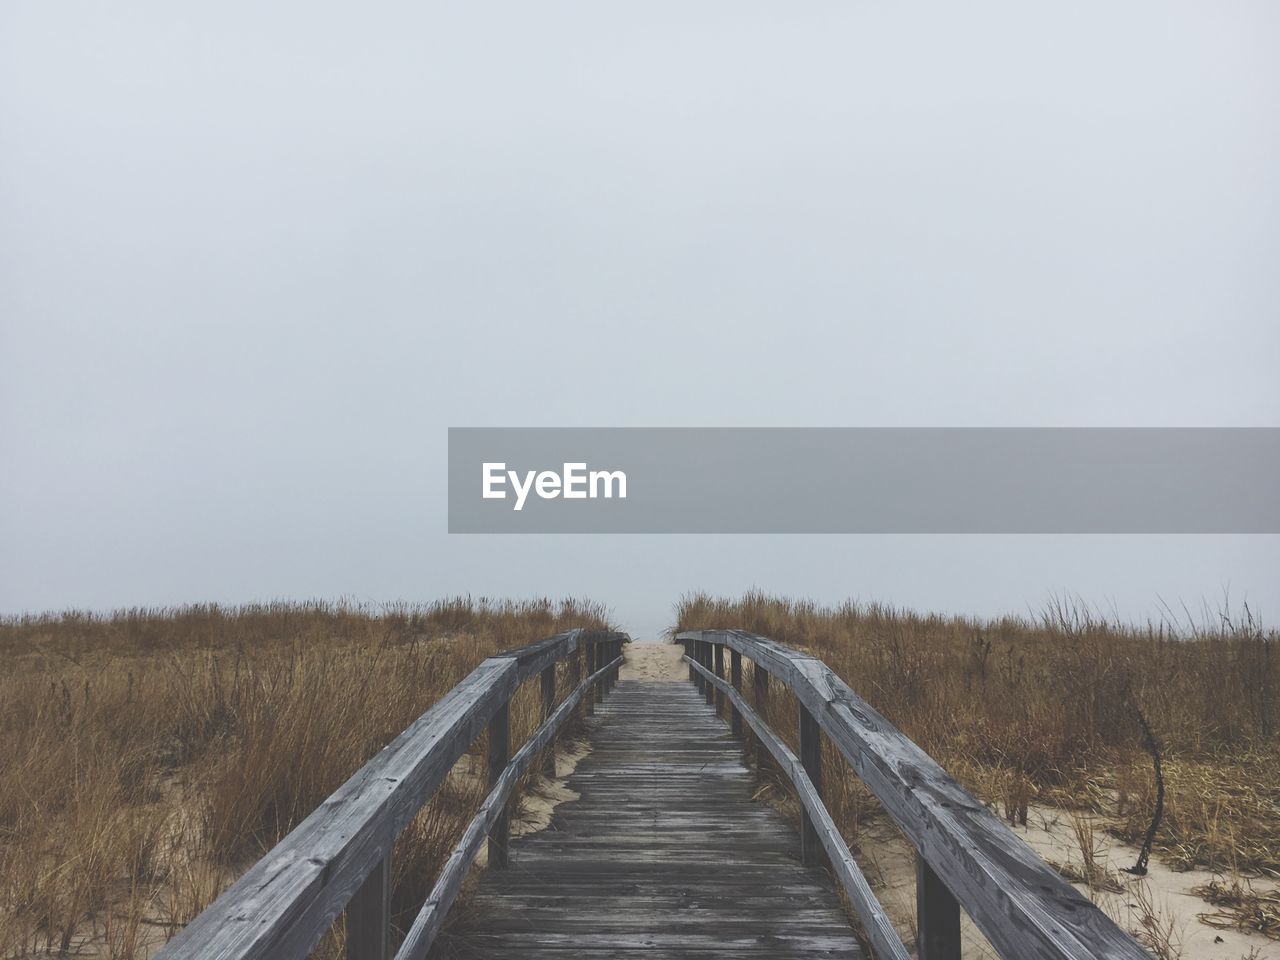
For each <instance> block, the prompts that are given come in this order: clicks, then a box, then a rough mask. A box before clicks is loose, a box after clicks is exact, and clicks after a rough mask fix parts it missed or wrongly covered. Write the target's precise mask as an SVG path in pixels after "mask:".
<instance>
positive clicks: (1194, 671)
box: [676, 593, 1280, 875]
mask: <svg viewBox="0 0 1280 960" xmlns="http://www.w3.org/2000/svg"><path fill="white" fill-rule="evenodd" d="M676 621H677V623H676V629H677V630H692V629H700V628H737V629H745V630H749V631H752V632H755V633H759V634H762V635H764V636H767V637H770V638H772V639H774V640H777V641H779V642H781V643H785V644H788V645H791V646H795V647H801V648H804V649H807V650H810V651H812V652H813V653H814V654H815V655H816V656H818V657H820V658H821V659H822V660H824V661H825V662H826V663H827V664H828V665H829V666H830V667H831V668H832V669H833V670H835V672H836V673H837V674H839V675H840V676H841V677H842V678H843V679H844V680H845V681H846V682H847V683H848V684H849V685H850V686H851V687H852V688H853V689H854V690H855V691H857V692H858V693H859V694H860V695H861V696H863V697H864V698H865V699H866V700H868V701H869V702H870V703H871V704H872V705H873V706H875V707H876V708H877V709H878V710H880V711H881V712H882V713H884V715H885V716H886V717H887V718H888V719H889V720H890V721H891V722H893V723H894V724H895V725H896V726H898V727H899V729H901V730H902V731H903V732H904V733H905V734H906V735H907V736H909V737H910V738H911V739H913V740H914V741H916V742H917V743H918V744H919V745H920V746H921V747H923V748H924V749H925V750H926V751H927V752H928V753H929V754H931V755H932V756H933V757H934V758H935V759H936V760H938V762H939V763H941V764H942V766H943V767H945V768H946V769H947V770H948V771H950V772H951V773H952V774H953V775H954V776H956V777H957V779H959V780H960V781H961V782H962V783H964V784H965V785H966V786H967V787H968V788H969V789H970V790H972V791H973V792H974V793H975V794H976V795H977V796H979V797H980V798H982V799H983V800H984V801H986V802H988V803H989V804H991V805H993V806H994V807H996V808H997V809H999V810H1000V812H1001V813H1002V814H1005V815H1007V816H1011V817H1014V818H1016V817H1018V816H1019V814H1020V813H1021V811H1022V810H1024V809H1025V806H1026V805H1027V803H1028V802H1030V801H1032V800H1036V799H1038V800H1039V801H1041V802H1046V803H1054V804H1058V805H1062V806H1067V807H1076V808H1089V809H1092V810H1094V811H1096V812H1098V813H1102V814H1105V815H1106V816H1107V817H1108V818H1109V822H1110V824H1111V826H1112V829H1113V830H1114V832H1115V833H1117V834H1118V835H1119V836H1120V837H1122V838H1124V839H1127V840H1131V841H1134V842H1138V841H1140V840H1141V839H1142V836H1143V834H1144V833H1145V832H1146V830H1147V827H1148V825H1149V824H1150V822H1151V815H1152V811H1153V808H1154V805H1155V786H1154V779H1153V776H1152V765H1151V759H1150V757H1149V755H1148V754H1147V753H1146V752H1145V749H1144V743H1143V737H1142V733H1141V728H1140V726H1139V724H1138V721H1137V719H1136V714H1135V709H1137V710H1141V712H1142V714H1143V715H1144V716H1145V717H1146V718H1147V720H1148V721H1149V722H1150V725H1151V727H1152V728H1153V732H1154V733H1155V735H1156V737H1157V739H1158V740H1159V741H1160V743H1161V747H1162V751H1163V753H1164V772H1165V778H1166V781H1167V784H1166V785H1167V796H1166V799H1165V813H1164V819H1163V822H1162V825H1161V828H1160V832H1159V834H1158V835H1157V838H1156V845H1157V848H1158V849H1159V850H1161V853H1162V855H1163V856H1164V857H1165V858H1166V859H1168V860H1171V861H1172V862H1173V863H1174V864H1181V865H1183V866H1187V867H1190V866H1192V865H1202V866H1207V867H1210V868H1214V869H1221V870H1240V871H1247V872H1248V871H1252V872H1263V873H1270V874H1272V875H1276V874H1277V873H1278V872H1280V638H1278V637H1277V634H1276V633H1275V631H1271V630H1266V629H1264V628H1263V627H1262V626H1260V625H1259V624H1258V623H1257V622H1256V620H1255V619H1254V618H1253V617H1252V616H1251V615H1250V614H1249V613H1248V611H1245V613H1244V615H1243V617H1242V618H1241V619H1236V620H1233V619H1231V618H1229V617H1227V616H1220V617H1218V618H1216V619H1214V620H1213V621H1212V622H1210V623H1209V624H1208V625H1207V626H1193V627H1188V628H1183V629H1176V628H1173V627H1170V626H1169V625H1168V624H1152V625H1150V626H1147V627H1142V628H1135V627H1132V626H1128V625H1125V624H1122V623H1118V622H1115V621H1113V620H1109V619H1106V618H1103V617H1100V616H1098V615H1096V614H1093V613H1091V612H1089V611H1087V610H1086V609H1085V608H1084V607H1082V606H1081V605H1078V604H1071V603H1065V602H1057V603H1053V604H1052V605H1051V606H1050V607H1049V608H1048V609H1047V610H1046V611H1045V612H1044V614H1043V615H1042V616H1041V617H1040V618H1039V619H1037V620H1031V619H1023V618H1012V617H1007V618H1002V619H997V620H981V619H972V618H965V617H954V616H938V615H922V614H916V613H912V612H909V611H902V610H894V609H892V608H889V607H885V606H881V605H879V604H858V603H846V604H844V605H842V606H839V607H822V606H819V605H817V604H814V603H810V602H804V601H794V600H788V599H785V598H781V597H771V596H766V595H763V594H760V593H751V594H748V595H746V596H744V597H742V598H740V599H723V598H714V597H710V596H707V595H704V594H693V595H689V596H686V597H685V598H683V599H682V600H681V601H680V603H679V604H678V605H677V609H676ZM773 700H774V702H773V703H772V704H771V706H770V717H771V723H773V724H776V725H777V727H776V728H777V729H779V731H781V732H786V731H790V730H791V728H793V727H794V725H795V715H794V708H793V705H792V704H791V701H790V700H789V699H788V698H786V697H784V696H778V697H775V698H773ZM827 750H828V756H827V757H826V759H825V768H826V769H828V770H840V769H844V762H843V760H842V759H841V758H839V757H837V756H836V755H835V753H834V751H833V750H831V748H830V745H828V746H827ZM830 792H831V796H830V797H829V798H828V805H829V806H830V807H831V808H832V812H833V815H835V816H837V819H838V822H841V823H842V827H843V829H844V830H845V832H846V835H847V836H849V837H850V839H851V840H853V841H854V842H856V838H857V833H858V825H859V823H860V822H861V821H862V820H863V819H864V818H865V817H868V816H872V815H876V811H877V805H876V804H874V802H873V801H872V799H871V798H870V796H869V794H867V792H866V791H865V789H861V788H859V786H858V785H857V783H856V781H853V779H852V778H851V777H841V778H834V777H833V778H831V787H830Z"/></svg>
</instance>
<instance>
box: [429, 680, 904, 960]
mask: <svg viewBox="0 0 1280 960" xmlns="http://www.w3.org/2000/svg"><path fill="white" fill-rule="evenodd" d="M588 724H589V729H590V731H591V752H590V753H589V754H588V755H587V756H586V757H585V758H584V759H583V760H582V761H581V762H580V763H579V765H578V767H577V769H576V770H575V771H574V773H573V775H572V776H571V777H570V778H569V781H568V785H569V787H570V788H571V789H572V790H573V791H575V792H576V793H578V794H579V795H580V799H578V800H572V801H568V802H566V803H563V804H561V805H560V806H559V807H557V808H556V811H555V813H554V815H553V817H552V821H551V824H550V826H549V827H548V828H547V829H546V830H543V831H540V832H538V833H535V834H531V835H529V836H525V837H522V838H520V839H518V840H515V841H513V842H512V845H511V863H510V867H509V869H507V870H504V871H500V872H493V871H485V872H484V873H482V874H481V875H480V883H479V887H478V890H477V892H476V895H475V897H474V898H472V899H470V900H469V901H468V904H467V909H466V911H465V914H464V918H465V921H464V922H461V924H460V925H455V926H453V927H451V928H450V930H449V931H448V933H447V934H445V935H443V936H442V937H441V938H440V941H439V943H438V948H439V950H440V951H441V953H440V955H441V956H453V957H459V958H461V957H468V958H469V957H491V958H494V957H521V958H528V960H552V958H565V960H568V958H573V960H583V958H601V957H613V956H627V957H635V956H637V952H642V953H643V954H644V956H645V957H646V958H668V957H671V958H674V957H682V958H690V957H697V958H706V960H713V958H714V960H728V958H736V957H741V958H752V960H755V958H763V957H770V958H774V960H800V958H805V960H810V958H814V957H828V958H832V960H837V958H838V960H863V958H864V957H865V955H866V954H865V951H864V950H863V949H862V948H861V947H860V946H859V944H858V942H857V938H856V937H855V936H854V935H853V932H852V930H851V929H850V927H849V923H848V920H847V918H846V917H845V916H844V914H843V911H842V910H841V908H840V906H839V902H838V901H837V899H836V897H835V895H834V893H833V892H832V890H831V889H830V887H829V886H827V885H826V883H825V882H824V877H823V874H822V873H821V872H820V871H817V870H812V869H808V868H805V867H802V866H801V865H800V863H799V861H798V859H797V857H796V850H797V848H798V845H797V837H796V833H795V830H794V829H793V828H792V827H791V825H790V824H789V823H788V822H787V821H786V820H785V819H784V818H783V817H782V816H781V815H780V814H779V813H778V812H777V811H775V810H773V809H772V808H770V807H768V806H766V805H764V804H761V803H758V802H756V801H755V800H754V792H755V782H754V778H753V777H752V775H751V773H750V771H749V770H748V769H747V768H746V766H745V765H744V764H743V761H742V755H741V750H740V747H739V744H738V743H737V742H736V741H735V740H734V739H733V738H732V737H731V736H730V735H729V734H728V732H727V730H726V728H725V726H724V725H723V724H722V723H720V722H719V721H718V720H716V719H715V715H714V711H713V710H712V709H711V708H709V707H707V706H706V705H705V704H704V702H703V698H702V696H700V695H699V693H698V691H697V690H696V689H695V688H694V686H693V685H692V684H685V683H638V682H635V681H620V682H618V683H617V684H616V686H615V689H614V691H613V693H612V694H611V695H610V697H609V699H608V700H606V701H605V702H604V703H603V704H602V705H601V706H600V707H599V708H597V713H596V716H595V717H594V718H592V719H591V720H589V721H588ZM895 960H896V958H895Z"/></svg>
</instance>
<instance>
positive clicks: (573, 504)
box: [449, 427, 1280, 533]
mask: <svg viewBox="0 0 1280 960" xmlns="http://www.w3.org/2000/svg"><path fill="white" fill-rule="evenodd" d="M486 463H488V464H491V465H496V464H504V465H505V468H504V469H503V470H499V469H498V468H496V467H494V466H491V467H490V468H489V470H488V473H489V476H490V483H489V490H490V493H491V494H493V496H491V497H490V498H488V499H486V498H485V497H484V496H483V493H484V490H485V472H486V471H485V467H484V465H485V464H486ZM566 464H578V465H580V466H579V467H573V468H570V469H569V470H568V475H569V484H568V487H569V489H570V490H571V491H572V492H575V493H578V494H581V496H578V497H574V498H571V499H566V498H565V497H564V496H563V495H562V494H563V491H564V489H565V485H564V482H563V481H564V477H565V474H566V469H565V465H566ZM507 471H511V472H514V474H515V475H516V476H515V477H514V478H513V477H511V476H510V475H509V474H508V473H507ZM542 471H546V472H547V474H548V475H546V476H544V477H543V479H542V480H541V481H538V480H537V476H536V475H537V473H538V472H542ZM593 471H594V472H597V473H598V474H600V476H597V477H596V478H595V482H594V483H592V482H591V478H590V473H591V472H593ZM618 471H621V472H622V473H624V474H625V477H626V479H625V493H626V496H625V498H623V497H622V496H620V494H621V493H622V489H621V487H622V484H621V483H620V482H619V481H618V477H617V476H616V472H618ZM531 472H532V476H531ZM605 473H609V474H612V476H610V477H605V476H603V474H605ZM539 484H540V488H541V490H542V491H543V492H544V493H545V494H547V496H540V495H539V493H538V489H539ZM517 486H521V487H524V489H525V495H524V500H523V503H522V504H521V506H520V509H519V510H517V509H515V506H516V505H517V502H518V492H517V489H516V488H517ZM593 488H594V490H593ZM1278 491H1280V429H1276V428H1159V429H1153V428H1118V429H1100V428H1052V429H1049V428H961V429H957V428H906V429H899V428H882V429H877V428H866V429H864V428H803V429H792V428H663V427H655V428H451V429H450V430H449V532H450V533H1280V494H1278ZM592 492H594V494H595V496H591V493H592ZM499 494H505V495H504V496H499Z"/></svg>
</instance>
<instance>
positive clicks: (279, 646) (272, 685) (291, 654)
mask: <svg viewBox="0 0 1280 960" xmlns="http://www.w3.org/2000/svg"><path fill="white" fill-rule="evenodd" d="M606 620H607V617H606V613H605V611H604V610H603V609H602V608H600V607H598V606H597V605H594V604H591V603H583V602H574V601H566V602H563V603H551V602H549V601H538V602H531V603H506V602H489V601H484V600H480V601H475V602H473V601H471V600H469V599H460V600H450V601H444V602H440V603H435V604H431V605H428V606H411V605H399V606H391V607H385V608H377V609H372V608H366V607H357V606H347V605H331V604H326V603H308V604H290V603H273V604H265V605H257V606H247V607H239V608H223V607H218V606H191V607H182V608H175V609H155V610H152V609H142V610H129V611H123V612H119V613H115V614H111V615H107V616H95V615H92V614H84V613H67V614H59V615H48V616H39V617H24V618H17V619H9V620H5V621H0V656H2V657H3V658H4V661H5V664H6V669H5V671H4V674H3V676H2V677H0V956H5V957H22V956H29V955H44V954H59V953H66V952H70V951H79V952H82V953H86V954H88V955H93V956H98V957H107V958H112V960H115V958H135V957H145V956H147V955H149V953H150V952H152V951H153V950H154V949H155V948H156V947H157V946H158V945H159V944H160V943H163V942H164V941H165V940H166V939H168V938H169V937H170V936H172V935H173V934H174V933H175V932H176V931H177V930H178V929H180V927H181V926H182V925H183V924H184V923H186V922H187V921H188V920H190V919H191V918H192V917H193V916H194V915H195V914H197V913H198V912H199V911H200V910H201V909H203V908H204V907H205V906H207V905H208V904H209V903H210V902H211V901H212V900H213V899H214V898H215V897H216V896H217V894H218V893H219V892H220V891H221V890H222V889H223V888H225V887H226V886H227V885H228V884H229V883H230V882H231V881H232V880H234V878H235V877H236V876H237V875H238V874H239V873H240V872H242V871H243V869H244V868H245V867H247V866H248V865H249V864H251V863H252V862H253V861H254V860H255V859H256V858H257V857H258V856H260V855H261V854H262V853H263V852H264V851H266V850H267V849H269V848H270V847H271V846H272V845H273V844H274V843H276V842H277V841H278V840H279V839H280V838H281V837H283V836H284V835H285V834H286V833H287V832H288V831H289V830H290V829H291V828H292V827H293V826H295V825H296V824H297V823H298V822H299V821H300V820H301V819H303V818H304V817H305V816H306V815H307V814H308V813H310V812H311V810H312V809H314V808H315V806H316V805H317V804H318V803H319V802H320V801H321V800H323V799H324V798H325V797H326V796H328V795H329V794H330V793H331V792H332V791H333V790H334V789H336V788H337V787H338V786H339V785H341V783H342V782H343V781H344V780H346V779H347V778H348V777H349V776H350V775H351V774H352V773H354V772H355V771H356V770H357V769H358V768H359V767H360V766H361V765H362V764H363V763H365V762H366V761H367V760H368V759H369V758H370V757H371V756H372V755H373V754H374V753H376V752H377V751H378V750H379V749H380V748H381V747H382V746H384V745H385V744H386V743H387V742H388V741H390V740H391V739H392V738H393V737H394V736H395V735H396V734H398V733H399V732H400V731H401V730H403V729H404V728H405V727H406V726H408V725H409V723H410V722H411V721H412V720H413V719H414V718H415V717H417V716H419V715H420V714H421V713H422V712H423V711H424V710H425V709H426V708H427V707H429V706H430V705H431V704H432V703H433V702H434V701H435V700H437V699H438V698H439V697H441V696H442V695H443V694H445V693H446V692H448V691H449V690H450V689H451V688H452V687H453V686H454V685H455V684H457V683H458V681H459V680H461V679H462V678H463V677H464V676H465V675H466V674H467V673H468V672H469V671H470V670H472V669H473V668H474V667H475V666H476V665H477V664H478V663H479V662H480V661H481V660H483V659H484V658H485V657H487V656H490V655H491V654H493V653H496V652H498V651H500V650H503V649H507V648H511V647H515V646H519V645H521V644H524V643H528V642H531V641H533V640H536V639H539V638H541V637H545V636H550V635H552V634H554V633H557V632H559V631H561V630H564V629H568V628H570V627H575V626H607V623H606ZM527 686H528V685H527ZM538 709H539V703H538V698H537V694H536V691H534V690H532V689H525V690H521V691H520V692H519V694H518V695H517V697H516V700H515V702H514V704H513V711H512V722H513V727H514V729H513V739H514V742H515V743H517V744H518V743H520V742H522V740H523V739H524V738H525V737H526V736H527V735H528V733H529V732H530V731H531V730H532V729H533V728H534V726H535V725H536V723H537V720H538ZM482 750H483V744H478V745H477V746H476V748H475V752H476V753H477V754H478V753H479V752H480V751H482ZM468 759H475V758H474V757H473V758H464V764H463V765H464V766H465V761H466V760H468ZM476 766H477V767H478V765H476ZM482 792H483V786H482V780H481V779H480V778H479V777H467V776H459V777H453V778H451V779H450V780H449V781H448V782H447V783H446V784H445V786H444V787H443V788H442V789H441V790H440V791H439V792H438V794H437V797H436V798H435V799H434V800H433V801H432V803H431V804H429V806H428V807H427V808H426V809H425V810H424V811H423V813H422V814H421V815H420V816H419V817H418V818H417V819H416V820H415V821H414V822H413V823H412V824H411V825H410V827H409V828H408V829H407V830H406V831H405V833H404V835H403V836H402V837H401V840H400V842H399V844H398V846H397V849H396V854H395V858H394V861H393V862H394V864H395V873H396V879H397V881H398V882H397V888H396V901H395V903H394V904H393V909H394V910H395V911H396V913H397V917H398V920H399V922H400V923H401V924H402V925H403V924H404V923H406V922H407V920H408V919H411V911H416V909H417V907H418V906H419V905H420V898H421V896H422V894H423V892H424V891H425V889H427V887H428V885H429V882H430V879H431V878H433V877H434V875H435V872H436V870H437V868H438V866H439V865H440V863H442V862H443V859H444V857H445V856H446V855H447V853H448V851H449V849H450V848H451V847H452V845H453V843H454V842H455V841H456V839H457V837H458V836H459V835H460V833H461V830H462V829H463V828H464V827H465V825H466V822H467V821H468V820H469V819H470V816H471V814H472V812H473V810H474V807H475V805H476V804H477V803H478V801H479V799H480V795H481V794H482ZM340 941H341V929H340V927H339V929H338V930H337V931H336V933H335V936H334V937H333V938H331V941H330V942H329V943H327V944H326V945H325V946H324V947H323V948H322V951H321V952H322V953H334V952H336V950H337V948H338V947H339V946H340Z"/></svg>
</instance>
